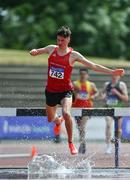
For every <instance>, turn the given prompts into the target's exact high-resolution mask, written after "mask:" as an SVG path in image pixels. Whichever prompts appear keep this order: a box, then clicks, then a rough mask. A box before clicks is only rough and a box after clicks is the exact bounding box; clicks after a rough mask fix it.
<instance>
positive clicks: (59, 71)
mask: <svg viewBox="0 0 130 180" xmlns="http://www.w3.org/2000/svg"><path fill="white" fill-rule="evenodd" d="M49 76H50V77H52V78H56V79H64V69H63V68H56V67H53V66H51V67H50V70H49Z"/></svg>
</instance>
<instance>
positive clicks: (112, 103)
mask: <svg viewBox="0 0 130 180" xmlns="http://www.w3.org/2000/svg"><path fill="white" fill-rule="evenodd" d="M106 104H107V105H108V106H116V105H117V104H118V99H117V97H108V99H107V102H106Z"/></svg>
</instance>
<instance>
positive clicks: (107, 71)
mask: <svg viewBox="0 0 130 180" xmlns="http://www.w3.org/2000/svg"><path fill="white" fill-rule="evenodd" d="M72 56H73V58H72V59H73V62H72V64H73V63H74V62H75V61H78V62H80V63H82V64H83V65H85V66H86V67H88V68H90V69H92V70H93V71H97V72H101V73H104V74H110V75H120V76H122V75H124V73H125V72H124V70H123V69H115V70H113V69H110V68H107V67H105V66H102V65H99V64H96V63H93V62H91V61H89V60H88V59H86V58H85V57H84V56H82V55H81V54H80V53H78V52H77V51H72Z"/></svg>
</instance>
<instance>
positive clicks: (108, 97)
mask: <svg viewBox="0 0 130 180" xmlns="http://www.w3.org/2000/svg"><path fill="white" fill-rule="evenodd" d="M101 93H102V94H101V96H102V98H103V99H104V101H105V104H106V107H123V106H125V105H127V103H128V91H127V86H126V84H125V82H123V81H120V76H112V80H111V81H110V82H106V83H105V84H104V87H103V90H102V92H101ZM116 119H117V120H118V132H117V133H118V138H119V139H120V138H121V134H122V117H116ZM112 121H113V118H112V117H109V116H107V117H106V145H107V146H106V153H107V154H111V153H112V147H111V130H112Z"/></svg>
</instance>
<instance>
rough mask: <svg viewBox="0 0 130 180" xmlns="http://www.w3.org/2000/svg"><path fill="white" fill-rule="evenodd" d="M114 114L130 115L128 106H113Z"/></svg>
mask: <svg viewBox="0 0 130 180" xmlns="http://www.w3.org/2000/svg"><path fill="white" fill-rule="evenodd" d="M114 111H115V113H114V115H115V116H130V107H128V108H115V109H114Z"/></svg>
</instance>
